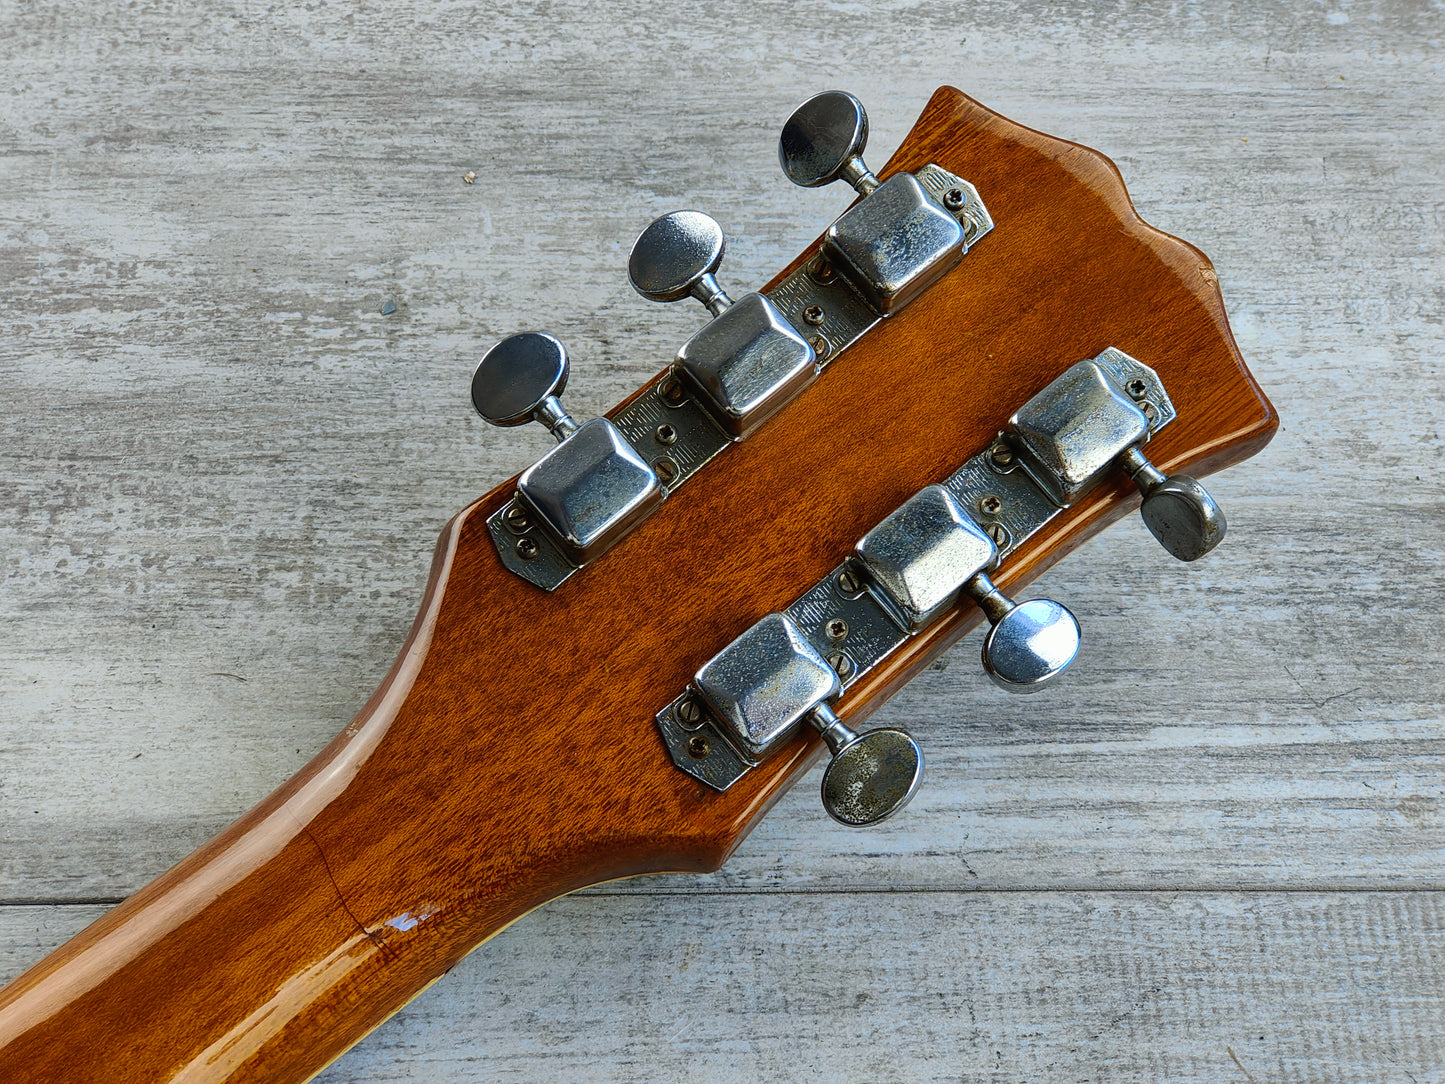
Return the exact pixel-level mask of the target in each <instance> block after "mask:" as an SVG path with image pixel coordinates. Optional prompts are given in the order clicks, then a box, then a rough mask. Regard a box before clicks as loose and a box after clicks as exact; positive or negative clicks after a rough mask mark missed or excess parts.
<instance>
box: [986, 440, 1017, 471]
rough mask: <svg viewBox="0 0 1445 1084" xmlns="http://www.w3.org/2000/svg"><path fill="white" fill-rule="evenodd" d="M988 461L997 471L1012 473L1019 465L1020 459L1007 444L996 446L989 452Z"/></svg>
mask: <svg viewBox="0 0 1445 1084" xmlns="http://www.w3.org/2000/svg"><path fill="white" fill-rule="evenodd" d="M988 461H989V464H990V465H991V466H992V467H994V468H995V469H996V470H1001V471H1010V470H1013V468H1014V466H1015V465H1016V464H1017V463H1018V457H1017V456H1016V455H1014V450H1013V449H1012V448H1010V447H1009V446H1008V445H1007V444H995V445H994V446H993V447H992V448H990V449H989V451H988Z"/></svg>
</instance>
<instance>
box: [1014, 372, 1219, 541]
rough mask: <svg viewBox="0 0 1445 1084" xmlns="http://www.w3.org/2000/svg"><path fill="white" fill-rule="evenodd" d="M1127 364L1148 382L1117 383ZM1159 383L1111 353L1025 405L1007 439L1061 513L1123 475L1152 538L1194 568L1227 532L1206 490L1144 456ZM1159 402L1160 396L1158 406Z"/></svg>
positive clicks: (1153, 421)
mask: <svg viewBox="0 0 1445 1084" xmlns="http://www.w3.org/2000/svg"><path fill="white" fill-rule="evenodd" d="M1121 359H1122V361H1121ZM1123 362H1128V363H1131V364H1132V365H1133V366H1135V367H1136V368H1138V369H1139V370H1141V371H1142V372H1143V373H1145V374H1147V377H1134V378H1132V379H1125V380H1123V381H1118V380H1116V379H1115V376H1114V373H1111V371H1110V370H1111V369H1112V370H1114V371H1115V372H1117V371H1118V370H1119V368H1120V366H1121V365H1122V364H1123ZM1157 382H1158V378H1157V377H1155V376H1154V375H1153V373H1152V371H1151V370H1148V369H1146V368H1144V367H1143V366H1141V365H1139V363H1138V362H1135V361H1133V359H1131V358H1129V357H1128V355H1126V354H1123V353H1122V352H1120V351H1118V350H1114V349H1113V348H1110V349H1109V350H1106V351H1105V352H1104V353H1103V354H1101V355H1100V356H1099V357H1098V358H1095V359H1091V360H1088V361H1081V362H1078V363H1077V364H1075V365H1073V366H1071V367H1070V368H1068V369H1067V370H1065V371H1064V372H1063V373H1062V374H1061V375H1060V376H1059V377H1058V378H1057V379H1055V380H1054V381H1053V382H1052V383H1051V384H1049V386H1048V387H1046V388H1045V389H1044V390H1043V391H1041V392H1039V393H1038V394H1037V395H1036V396H1034V397H1033V398H1032V399H1030V400H1029V401H1028V402H1027V403H1025V404H1024V405H1023V407H1021V408H1020V409H1019V410H1018V411H1017V412H1016V413H1015V414H1014V415H1013V417H1011V418H1010V419H1009V423H1008V429H1007V431H1006V432H1005V433H1004V435H1003V439H1004V441H1005V442H1007V444H1008V445H1009V446H1010V447H1011V448H1012V449H1013V451H1014V452H1016V453H1017V455H1018V458H1019V461H1020V462H1021V463H1022V465H1023V468H1024V470H1025V471H1027V472H1028V474H1029V475H1030V476H1031V477H1032V478H1033V480H1034V481H1035V482H1036V483H1037V484H1038V486H1039V487H1040V488H1041V489H1042V490H1043V491H1044V492H1045V494H1047V496H1048V498H1049V499H1050V500H1051V501H1052V502H1053V503H1054V504H1055V505H1057V506H1058V507H1060V508H1068V507H1070V506H1071V505H1073V504H1074V503H1075V502H1076V501H1078V500H1079V498H1081V497H1082V496H1084V494H1086V493H1088V491H1089V490H1091V489H1092V488H1093V487H1094V486H1095V485H1097V484H1098V483H1099V481H1100V480H1101V479H1102V478H1103V477H1104V476H1105V475H1106V474H1107V473H1108V472H1109V471H1110V470H1112V469H1115V468H1120V469H1122V470H1123V471H1124V472H1125V473H1126V474H1128V475H1129V477H1130V478H1131V479H1133V481H1134V483H1135V484H1136V485H1137V486H1138V487H1139V489H1140V492H1141V493H1142V494H1143V497H1144V499H1143V504H1142V507H1141V508H1140V513H1141V515H1142V517H1143V519H1144V524H1145V526H1147V527H1148V528H1149V531H1150V533H1151V534H1153V535H1154V537H1155V538H1156V539H1157V540H1158V541H1159V544H1160V545H1161V546H1163V547H1164V548H1165V549H1166V550H1167V551H1168V552H1169V553H1170V554H1171V555H1173V556H1174V557H1177V558H1178V559H1179V560H1181V561H1196V560H1198V559H1199V558H1201V557H1203V556H1204V555H1205V554H1206V553H1208V552H1209V551H1210V550H1212V549H1213V548H1214V547H1215V546H1217V545H1218V544H1219V543H1220V542H1221V541H1222V540H1223V538H1224V534H1225V531H1226V530H1227V529H1228V524H1227V523H1226V521H1225V518H1224V513H1223V511H1221V510H1220V507H1219V505H1218V504H1216V503H1215V501H1214V498H1213V497H1211V496H1210V495H1209V493H1208V492H1207V491H1206V490H1205V488H1204V487H1203V486H1201V485H1200V484H1199V483H1198V482H1196V481H1195V480H1194V479H1193V478H1190V477H1189V476H1188V475H1184V474H1176V475H1172V476H1166V475H1165V474H1164V473H1163V472H1161V471H1159V470H1158V469H1157V468H1155V466H1154V465H1153V464H1152V463H1150V462H1149V459H1148V457H1147V456H1145V454H1144V451H1143V447H1144V445H1145V443H1146V442H1147V441H1148V440H1149V439H1150V437H1151V436H1152V435H1153V432H1154V430H1155V428H1157V423H1158V418H1157V414H1158V410H1159V407H1158V405H1156V403H1155V401H1154V399H1151V398H1150V388H1151V386H1155V385H1157ZM1162 397H1163V393H1162V389H1161V390H1160V391H1159V392H1158V393H1157V395H1156V396H1155V398H1162ZM1171 410H1172V408H1171Z"/></svg>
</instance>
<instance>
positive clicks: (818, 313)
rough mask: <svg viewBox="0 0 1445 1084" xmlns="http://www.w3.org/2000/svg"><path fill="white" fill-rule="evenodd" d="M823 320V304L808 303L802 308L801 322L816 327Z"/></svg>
mask: <svg viewBox="0 0 1445 1084" xmlns="http://www.w3.org/2000/svg"><path fill="white" fill-rule="evenodd" d="M822 322H823V306H822V305H809V306H808V307H807V308H806V309H804V310H803V323H805V324H808V325H810V326H811V327H817V326H818V325H819V324H821V323H822Z"/></svg>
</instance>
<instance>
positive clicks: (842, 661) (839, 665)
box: [827, 651, 857, 681]
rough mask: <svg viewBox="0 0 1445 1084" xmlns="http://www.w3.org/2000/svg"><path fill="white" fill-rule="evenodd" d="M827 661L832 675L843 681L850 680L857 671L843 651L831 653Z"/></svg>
mask: <svg viewBox="0 0 1445 1084" xmlns="http://www.w3.org/2000/svg"><path fill="white" fill-rule="evenodd" d="M827 661H828V665H829V666H831V667H832V668H833V671H834V673H836V674H837V675H838V677H840V678H841V679H842V680H844V681H847V680H848V679H849V678H851V677H852V676H853V672H854V671H855V670H856V669H857V667H856V666H854V665H853V660H852V659H850V658H849V657H848V653H847V652H845V651H835V652H833V653H832V654H831V655H829V656H828V660H827Z"/></svg>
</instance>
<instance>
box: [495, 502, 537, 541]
mask: <svg viewBox="0 0 1445 1084" xmlns="http://www.w3.org/2000/svg"><path fill="white" fill-rule="evenodd" d="M502 522H503V523H505V524H506V525H507V527H508V529H509V530H513V531H516V532H517V533H518V534H523V533H525V532H526V531H528V530H530V529H531V527H532V517H531V515H530V514H529V513H528V511H527V507H526V505H524V504H521V503H519V502H517V501H513V502H512V503H511V504H509V505H507V510H506V511H505V512H503V513H502Z"/></svg>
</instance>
